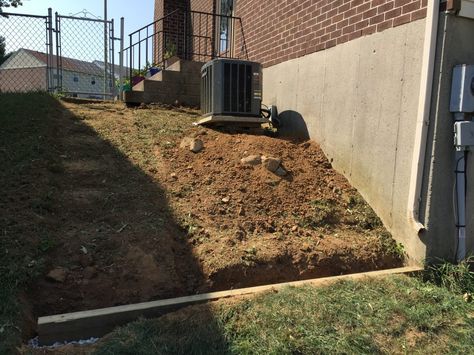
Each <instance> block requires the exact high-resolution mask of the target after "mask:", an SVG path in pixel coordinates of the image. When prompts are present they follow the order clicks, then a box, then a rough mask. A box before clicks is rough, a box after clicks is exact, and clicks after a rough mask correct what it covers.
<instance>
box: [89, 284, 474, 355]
mask: <svg viewBox="0 0 474 355" xmlns="http://www.w3.org/2000/svg"><path fill="white" fill-rule="evenodd" d="M473 348H474V305H473V303H466V302H465V301H464V300H463V298H462V296H461V295H457V294H453V293H452V292H450V291H449V290H448V289H446V288H443V287H439V286H436V285H434V284H432V283H430V282H424V281H422V280H420V279H418V278H410V277H407V276H394V277H389V278H386V279H380V280H368V281H361V282H340V283H338V284H335V285H333V286H330V287H324V288H313V287H302V288H287V289H284V290H283V291H281V292H278V293H268V294H264V295H261V296H258V297H256V298H252V299H246V300H243V301H239V302H238V303H228V302H227V303H226V302H218V303H215V304H213V305H212V306H210V305H208V306H205V305H204V306H197V307H194V308H188V309H185V310H183V311H181V312H178V313H175V314H171V315H168V316H164V317H161V318H159V319H156V320H149V321H145V320H142V321H138V322H135V323H132V324H130V325H128V326H126V327H123V328H120V329H118V330H117V331H115V332H114V333H112V334H111V335H110V336H108V337H107V338H106V339H104V340H103V342H102V343H101V344H100V345H99V347H98V348H97V349H96V352H95V353H96V354H100V355H102V354H165V353H166V354H173V353H174V354H374V353H375V354H385V353H426V354H444V353H469V352H471V351H472V349H473Z"/></svg>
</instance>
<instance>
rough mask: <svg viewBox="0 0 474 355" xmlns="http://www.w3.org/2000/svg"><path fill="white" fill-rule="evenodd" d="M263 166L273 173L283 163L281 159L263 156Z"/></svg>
mask: <svg viewBox="0 0 474 355" xmlns="http://www.w3.org/2000/svg"><path fill="white" fill-rule="evenodd" d="M262 162H263V166H264V167H265V169H267V170H268V171H271V172H272V173H274V172H276V171H277V170H278V168H279V167H280V164H281V159H278V158H273V157H265V156H264V157H262Z"/></svg>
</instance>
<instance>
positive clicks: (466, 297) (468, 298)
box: [463, 292, 472, 303]
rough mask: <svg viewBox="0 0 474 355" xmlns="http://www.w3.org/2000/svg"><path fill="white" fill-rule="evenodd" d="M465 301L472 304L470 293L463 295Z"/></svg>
mask: <svg viewBox="0 0 474 355" xmlns="http://www.w3.org/2000/svg"><path fill="white" fill-rule="evenodd" d="M463 299H464V301H465V302H467V303H470V302H472V294H471V293H469V292H468V293H465V294H464V295H463Z"/></svg>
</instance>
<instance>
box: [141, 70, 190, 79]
mask: <svg viewBox="0 0 474 355" xmlns="http://www.w3.org/2000/svg"><path fill="white" fill-rule="evenodd" d="M181 75H182V73H181V72H179V71H172V70H166V69H165V70H162V71H160V72H158V73H156V74H155V75H153V76H152V77H150V78H147V80H151V81H177V80H181Z"/></svg>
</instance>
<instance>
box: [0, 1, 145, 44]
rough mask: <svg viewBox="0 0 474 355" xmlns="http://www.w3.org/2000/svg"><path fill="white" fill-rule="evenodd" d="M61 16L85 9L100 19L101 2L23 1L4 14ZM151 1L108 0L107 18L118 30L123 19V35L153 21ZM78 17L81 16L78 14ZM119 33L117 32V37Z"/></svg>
mask: <svg viewBox="0 0 474 355" xmlns="http://www.w3.org/2000/svg"><path fill="white" fill-rule="evenodd" d="M49 7H51V8H52V9H53V12H56V11H57V12H59V13H60V14H61V15H70V14H71V15H72V14H76V13H78V12H81V11H82V10H84V9H86V10H88V11H89V12H91V13H92V14H94V15H95V16H99V17H101V18H102V16H103V13H104V1H103V0H23V6H20V7H18V8H16V9H15V8H11V7H10V8H7V9H5V11H6V12H14V13H24V14H35V15H46V14H47V13H48V8H49ZM153 7H154V1H153V0H135V1H130V0H108V17H109V19H110V18H114V19H115V26H116V29H117V30H118V28H119V27H118V25H119V21H120V17H124V18H125V35H126V36H127V35H128V34H129V33H130V32H132V31H134V30H136V29H138V28H140V27H143V26H145V25H147V24H149V23H150V22H152V21H153ZM79 16H82V14H80V15H79ZM118 34H119V32H117V35H118Z"/></svg>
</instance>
